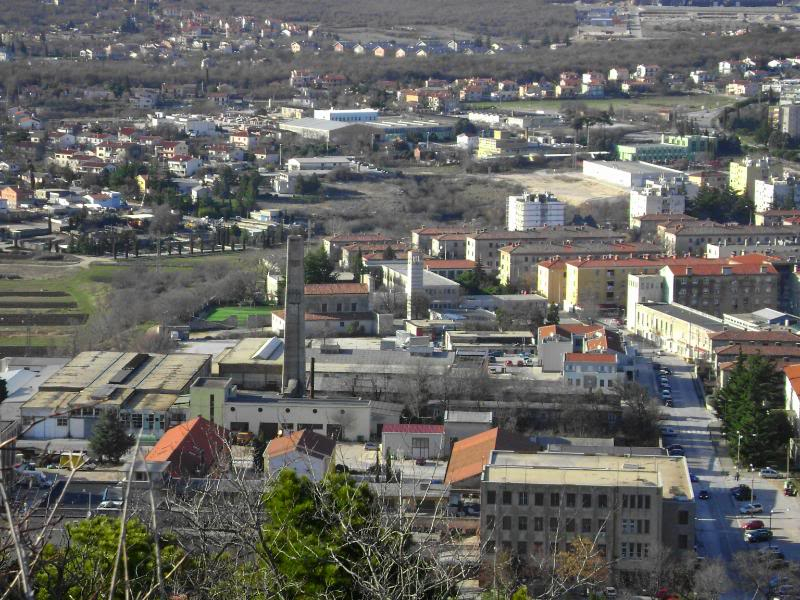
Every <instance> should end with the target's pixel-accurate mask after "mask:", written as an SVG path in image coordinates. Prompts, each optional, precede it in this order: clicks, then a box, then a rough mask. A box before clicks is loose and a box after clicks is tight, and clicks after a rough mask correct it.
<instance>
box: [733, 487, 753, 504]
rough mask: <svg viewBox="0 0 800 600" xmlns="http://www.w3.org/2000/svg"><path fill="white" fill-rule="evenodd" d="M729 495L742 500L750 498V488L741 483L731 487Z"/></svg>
mask: <svg viewBox="0 0 800 600" xmlns="http://www.w3.org/2000/svg"><path fill="white" fill-rule="evenodd" d="M731 495H732V496H733V498H734V500H738V501H739V502H742V501H744V500H750V499H751V495H752V490H751V489H750V486H748V485H745V484H743V483H742V484H739V485H737V486H736V487H732V488H731Z"/></svg>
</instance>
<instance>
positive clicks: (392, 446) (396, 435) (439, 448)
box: [381, 432, 444, 458]
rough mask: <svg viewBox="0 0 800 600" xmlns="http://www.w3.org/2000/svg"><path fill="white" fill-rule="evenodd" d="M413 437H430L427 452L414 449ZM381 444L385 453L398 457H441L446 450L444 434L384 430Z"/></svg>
mask: <svg viewBox="0 0 800 600" xmlns="http://www.w3.org/2000/svg"><path fill="white" fill-rule="evenodd" d="M413 438H427V439H428V452H427V454H425V453H424V452H423V453H419V452H417V451H414V450H412V447H413V443H412V440H413ZM381 446H382V450H383V453H384V455H386V454H391V455H392V456H393V457H397V458H439V457H441V456H442V453H443V450H444V434H443V433H406V432H389V433H387V432H384V433H383V435H382V437H381Z"/></svg>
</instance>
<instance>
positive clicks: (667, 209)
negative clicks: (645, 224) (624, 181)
mask: <svg viewBox="0 0 800 600" xmlns="http://www.w3.org/2000/svg"><path fill="white" fill-rule="evenodd" d="M686 195H687V194H686V180H685V179H679V178H676V179H674V180H671V181H669V180H666V179H664V178H661V179H659V180H658V181H653V180H648V181H646V182H645V184H644V187H642V188H633V189H632V190H631V198H630V209H629V211H628V216H629V226H630V228H631V229H633V228H634V223H635V222H636V221H637V220H638V219H639V217H642V216H644V215H663V214H669V215H674V214H683V211H684V210H686Z"/></svg>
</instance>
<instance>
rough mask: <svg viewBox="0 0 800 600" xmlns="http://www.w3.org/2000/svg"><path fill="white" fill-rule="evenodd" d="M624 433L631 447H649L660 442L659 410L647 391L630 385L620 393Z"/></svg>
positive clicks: (636, 385) (624, 387)
mask: <svg viewBox="0 0 800 600" xmlns="http://www.w3.org/2000/svg"><path fill="white" fill-rule="evenodd" d="M620 403H621V404H622V432H623V434H624V435H625V443H626V444H627V445H630V446H649V445H651V444H654V443H656V441H657V440H658V418H659V413H660V411H659V408H658V405H657V404H656V403H655V401H654V400H653V399H652V398H651V397H650V394H649V393H648V391H647V389H645V388H643V387H642V386H640V385H638V384H635V383H629V384H626V385H625V386H623V388H622V390H621V392H620Z"/></svg>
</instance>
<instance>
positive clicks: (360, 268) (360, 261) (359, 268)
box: [353, 248, 367, 281]
mask: <svg viewBox="0 0 800 600" xmlns="http://www.w3.org/2000/svg"><path fill="white" fill-rule="evenodd" d="M366 272H367V269H366V267H365V266H364V255H363V254H362V253H361V248H359V249H358V254H356V258H355V262H354V263H353V275H355V278H356V280H357V281H361V276H362V275H364V274H365V273H366Z"/></svg>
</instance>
